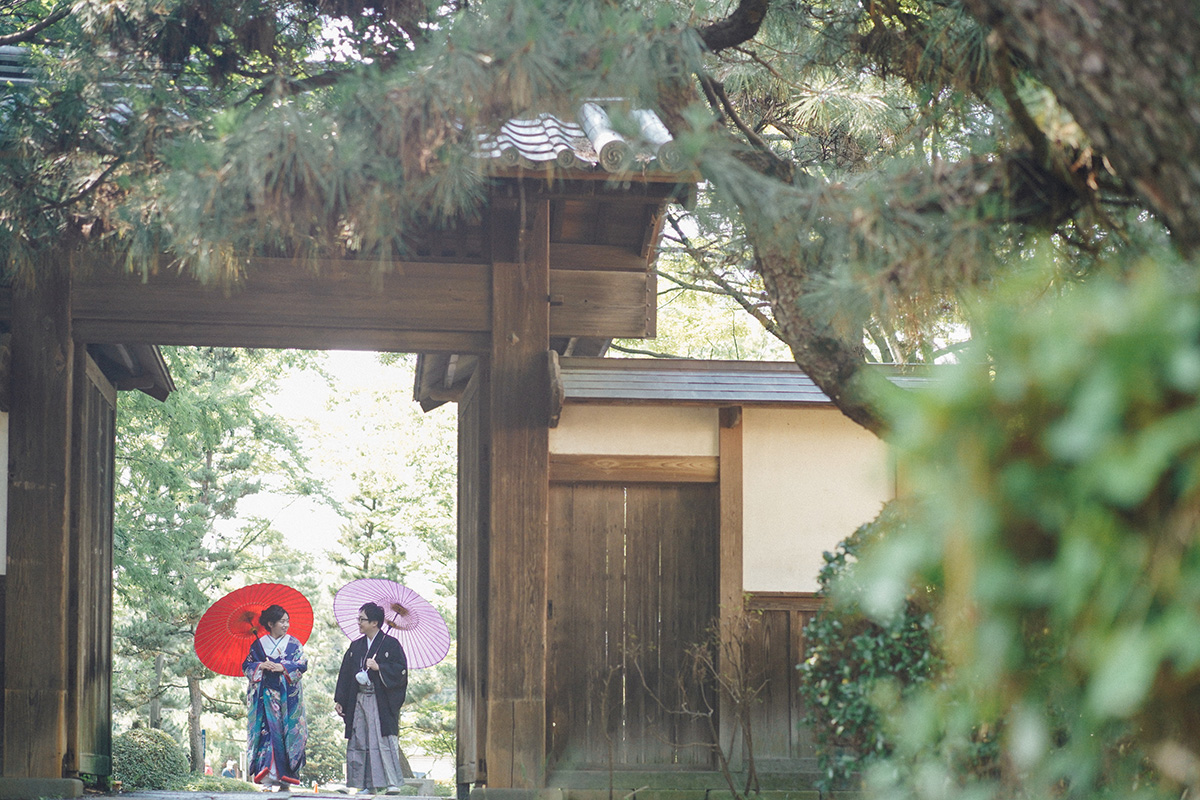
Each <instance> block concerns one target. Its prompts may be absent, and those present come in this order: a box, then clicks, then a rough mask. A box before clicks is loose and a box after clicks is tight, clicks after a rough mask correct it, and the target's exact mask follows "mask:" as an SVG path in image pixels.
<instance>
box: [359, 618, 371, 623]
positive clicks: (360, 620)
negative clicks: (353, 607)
mask: <svg viewBox="0 0 1200 800" xmlns="http://www.w3.org/2000/svg"><path fill="white" fill-rule="evenodd" d="M358 621H359V622H370V621H371V620H369V619H367V618H366V617H359V618H358Z"/></svg>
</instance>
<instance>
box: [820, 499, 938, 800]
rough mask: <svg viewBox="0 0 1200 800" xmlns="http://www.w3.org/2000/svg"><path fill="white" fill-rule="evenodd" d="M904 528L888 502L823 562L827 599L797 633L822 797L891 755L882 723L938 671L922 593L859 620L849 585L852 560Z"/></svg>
mask: <svg viewBox="0 0 1200 800" xmlns="http://www.w3.org/2000/svg"><path fill="white" fill-rule="evenodd" d="M907 525H908V520H907V513H906V511H905V509H904V507H903V506H902V505H901V504H900V503H899V501H893V502H892V503H890V504H889V505H888V506H887V507H885V509H884V510H883V512H881V513H880V515H879V517H878V518H876V519H875V520H874V521H872V522H869V523H867V524H866V525H863V526H862V527H860V528H859V529H858V530H857V531H855V532H854V533H853V534H851V535H850V536H849V537H847V538H846V539H845V540H843V541H842V542H841V543H839V544H838V547H837V549H836V550H834V551H833V552H832V553H826V554H825V566H824V567H822V569H821V574H820V587H821V589H820V591H821V594H823V595H825V596H826V597H828V598H830V599H829V602H828V603H827V604H826V605H825V606H824V607H823V608H822V609H821V610H820V611H819V612H817V614H816V616H815V617H814V618H813V619H812V621H810V622H809V623H808V625H806V626H805V628H804V641H805V645H806V650H805V652H806V653H807V654H808V658H807V659H806V660H805V662H804V663H803V664H801V665H800V666H799V669H800V675H801V683H800V694H801V697H803V699H804V704H805V708H806V709H807V714H806V718H805V722H806V724H808V725H811V726H812V731H813V736H814V738H815V739H816V742H817V752H818V758H819V761H820V770H821V780H820V782H819V783H818V788H820V789H821V790H822V791H828V790H829V789H831V788H833V787H835V786H841V785H844V784H845V783H846V781H847V780H848V779H849V778H850V777H851V776H852V775H853V774H855V773H858V772H860V771H862V770H863V769H865V768H867V767H868V766H870V765H871V764H873V763H875V762H877V761H879V760H881V759H883V758H885V757H886V756H888V755H890V754H891V752H892V749H893V743H892V739H891V735H890V732H889V730H888V725H887V724H886V722H885V720H884V716H885V715H887V714H889V713H893V712H894V711H895V709H896V707H897V705H898V703H899V702H900V701H901V700H902V699H904V698H905V697H907V696H909V695H911V694H912V693H913V691H914V690H915V689H917V688H918V687H921V686H923V685H925V684H926V683H928V682H929V681H931V680H936V679H937V677H938V675H939V673H940V671H941V668H942V658H941V654H940V649H939V646H938V641H937V636H938V634H937V626H936V624H935V623H934V619H933V614H932V611H931V607H932V599H933V595H932V594H931V593H930V590H929V589H928V588H927V587H919V588H917V589H915V590H914V591H913V592H911V593H910V594H909V595H908V597H906V598H905V601H904V603H903V605H902V606H901V607H900V608H899V610H898V611H897V612H896V613H895V614H893V615H892V616H891V617H889V618H888V619H886V620H884V621H878V622H877V621H875V620H873V619H871V618H870V617H868V616H867V615H866V614H865V613H864V610H863V608H862V603H861V597H860V596H859V590H858V587H857V585H856V584H855V583H854V582H853V569H854V565H855V563H856V561H857V558H858V556H859V555H860V554H861V553H862V552H863V551H864V550H866V549H868V548H870V547H871V546H872V545H873V544H875V543H876V542H878V541H879V540H881V539H885V538H888V537H892V536H904V535H905V529H906V527H907Z"/></svg>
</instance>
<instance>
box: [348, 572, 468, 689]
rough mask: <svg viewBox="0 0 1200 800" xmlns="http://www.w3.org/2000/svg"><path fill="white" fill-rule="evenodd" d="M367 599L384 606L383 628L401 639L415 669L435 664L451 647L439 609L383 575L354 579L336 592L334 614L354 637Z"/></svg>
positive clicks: (447, 631)
mask: <svg viewBox="0 0 1200 800" xmlns="http://www.w3.org/2000/svg"><path fill="white" fill-rule="evenodd" d="M366 603H375V604H377V605H380V606H383V632H384V633H388V634H391V635H392V636H395V637H396V638H397V639H398V640H400V644H401V645H402V646H403V647H404V655H405V656H407V658H408V666H409V667H410V668H411V669H420V668H422V667H432V666H433V665H434V664H436V663H438V662H439V661H441V660H442V659H443V658H445V657H446V653H448V652H449V651H450V629H449V628H448V627H446V620H444V619H442V615H441V614H439V613H438V610H437V609H436V608H434V607H433V605H432V604H431V603H430V602H429V601H428V600H426V599H425V598H424V597H421V595H419V594H417V593H416V592H414V591H413V590H412V589H409V588H408V587H407V586H404V585H403V584H399V583H396V582H395V581H389V580H384V579H382V578H361V579H359V580H356V581H350V583H347V584H346V585H345V586H343V587H342V588H341V589H338V591H337V594H335V595H334V596H333V617H334V619H335V620H337V624H338V627H339V628H341V629H342V633H344V634H346V635H347V636H349V637H350V638H351V639H357V638H358V637H359V636H360V635H361V634H360V633H359V631H358V610H359V609H360V608H362V606H363V605H364V604H366Z"/></svg>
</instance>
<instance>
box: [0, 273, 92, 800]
mask: <svg viewBox="0 0 1200 800" xmlns="http://www.w3.org/2000/svg"><path fill="white" fill-rule="evenodd" d="M70 287H71V281H70V274H69V269H68V268H67V266H66V264H58V265H54V266H53V267H50V268H47V269H45V270H42V271H40V272H39V274H38V276H37V283H36V285H35V286H33V287H30V288H26V289H21V290H16V291H14V296H13V311H12V360H11V364H10V375H11V406H10V409H9V463H8V480H9V485H8V574H7V577H6V583H5V594H6V603H5V606H6V608H5V626H4V632H5V643H4V645H5V646H4V655H5V663H4V762H3V769H4V779H2V780H0V796H3V795H4V794H5V793H6V792H7V791H8V790H10V789H11V790H18V791H23V790H27V789H28V788H29V786H28V784H29V781H31V780H32V781H34V782H35V783H36V784H37V790H38V791H39V792H41V793H43V794H45V795H46V796H59V797H62V796H78V795H79V794H82V783H80V782H79V781H77V780H64V779H63V777H62V776H63V767H64V760H65V758H66V756H67V723H68V694H69V691H70V684H69V671H70V668H71V664H70V663H68V662H69V658H70V648H69V633H68V631H69V626H70V625H71V624H72V620H70V619H69V618H68V617H69V614H68V611H69V608H70V606H69V602H68V601H69V588H70V587H69V586H68V575H69V569H70V556H69V553H70V514H69V508H70V497H71V446H72V442H71V438H72V397H73V375H74V367H75V344H74V342H73V341H72V338H71V304H70ZM77 790H78V791H77Z"/></svg>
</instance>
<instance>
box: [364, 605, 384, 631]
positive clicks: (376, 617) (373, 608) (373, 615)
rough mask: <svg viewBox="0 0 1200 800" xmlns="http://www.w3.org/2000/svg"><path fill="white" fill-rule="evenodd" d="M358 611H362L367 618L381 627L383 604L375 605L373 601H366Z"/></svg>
mask: <svg viewBox="0 0 1200 800" xmlns="http://www.w3.org/2000/svg"><path fill="white" fill-rule="evenodd" d="M359 611H361V612H363V614H364V615H366V617H367V619H368V620H370V621H371V622H374V623H375V624H377V625H379V626H380V627H383V606H380V605H376V604H375V603H366V604H364V605H363V607H362V608H360V609H359Z"/></svg>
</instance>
